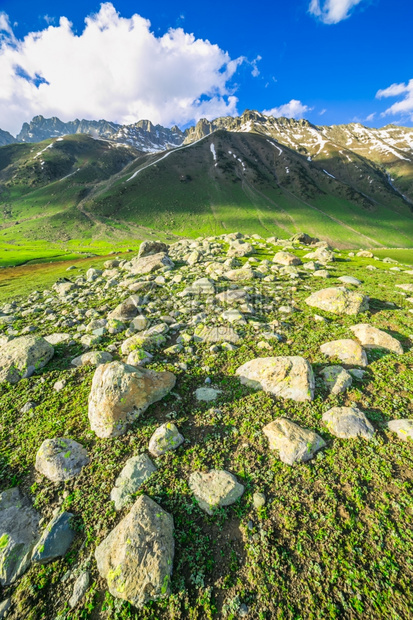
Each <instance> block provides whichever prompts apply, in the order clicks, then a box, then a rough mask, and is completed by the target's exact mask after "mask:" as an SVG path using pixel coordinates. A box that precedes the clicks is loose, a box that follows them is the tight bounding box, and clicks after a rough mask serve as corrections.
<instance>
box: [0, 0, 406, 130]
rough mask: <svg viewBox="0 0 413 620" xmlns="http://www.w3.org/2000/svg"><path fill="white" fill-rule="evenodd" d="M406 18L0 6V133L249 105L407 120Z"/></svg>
mask: <svg viewBox="0 0 413 620" xmlns="http://www.w3.org/2000/svg"><path fill="white" fill-rule="evenodd" d="M133 16H134V17H133ZM62 17H65V18H67V20H68V21H67V20H65V19H61V18H62ZM85 18H88V22H87V23H85ZM146 20H149V21H146ZM149 22H150V24H149ZM412 24H413V6H412V3H411V0H398V1H397V2H394V0H393V1H390V0H289V1H285V0H284V2H279V1H275V2H272V3H256V4H255V5H254V3H251V2H243V1H239V2H237V3H233V2H222V1H221V2H217V1H215V0H212V1H211V0H210V1H209V2H208V3H207V4H204V3H203V4H202V5H200V4H199V3H197V2H193V0H192V1H191V2H188V1H186V0H181V2H180V3H179V4H178V3H173V2H171V1H170V0H169V1H163V0H158V2H153V1H152V2H149V1H146V0H142V1H139V2H130V1H127V0H113V2H112V4H110V3H106V4H103V5H101V4H100V3H99V2H93V1H89V0H83V1H82V2H77V1H71V2H66V0H63V1H59V2H57V3H56V2H52V1H51V0H38V1H37V2H35V3H28V2H27V1H25V2H22V1H20V0H0V30H1V36H0V84H1V85H2V87H1V89H0V127H1V128H2V129H6V130H8V131H11V132H12V133H14V134H15V133H16V132H17V131H18V130H19V128H20V126H21V124H22V122H23V121H28V120H30V119H31V117H32V116H33V115H35V114H37V113H39V114H43V115H44V116H51V115H56V116H59V117H60V118H61V119H62V120H65V121H67V120H71V119H72V118H75V117H85V118H106V119H107V120H111V121H115V122H133V121H136V120H139V119H140V118H149V119H150V120H152V121H154V122H159V123H161V124H164V125H167V126H170V125H172V124H174V123H177V124H178V125H180V126H181V127H185V126H186V125H188V124H191V123H192V122H193V121H196V120H197V119H198V118H200V117H202V116H206V117H208V118H214V117H216V116H219V115H225V114H232V115H234V114H237V113H241V112H243V110H245V109H247V108H248V109H256V110H259V111H264V112H266V113H272V114H273V115H287V116H294V117H298V118H299V117H304V118H307V119H308V120H310V121H311V122H313V123H315V124H337V123H348V122H352V121H355V120H357V121H359V122H362V123H363V124H365V125H367V126H382V125H386V124H388V123H397V124H402V125H407V126H413V46H412V44H411V40H412V33H411V30H412ZM34 33H37V34H34ZM190 35H193V36H190Z"/></svg>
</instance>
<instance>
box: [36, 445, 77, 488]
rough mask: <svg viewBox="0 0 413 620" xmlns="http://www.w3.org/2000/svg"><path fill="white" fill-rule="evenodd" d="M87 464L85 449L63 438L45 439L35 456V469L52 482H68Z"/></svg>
mask: <svg viewBox="0 0 413 620" xmlns="http://www.w3.org/2000/svg"><path fill="white" fill-rule="evenodd" d="M88 463H89V458H88V455H87V451H86V449H85V448H84V447H83V446H81V445H80V443H77V441H74V440H73V439H67V438H65V437H56V438H54V439H46V440H45V441H44V442H43V443H42V445H41V446H40V448H39V450H38V452H37V454H36V464H35V468H36V470H37V471H38V472H39V473H40V474H43V476H46V478H48V479H49V480H51V481H52V482H61V481H63V480H70V479H71V478H74V477H75V476H77V475H78V474H80V472H81V470H82V468H83V467H84V466H85V465H87V464H88Z"/></svg>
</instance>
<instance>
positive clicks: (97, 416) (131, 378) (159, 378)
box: [88, 361, 176, 437]
mask: <svg viewBox="0 0 413 620" xmlns="http://www.w3.org/2000/svg"><path fill="white" fill-rule="evenodd" d="M175 380H176V379H175V375H173V374H172V373H171V372H167V371H166V372H156V371H155V370H147V369H145V368H142V367H139V368H138V367H136V366H129V365H128V364H123V363H122V362H117V361H115V362H110V363H109V364H102V365H101V366H99V367H98V368H97V369H96V371H95V374H94V377H93V381H92V388H91V391H90V394H89V410H88V415H89V421H90V426H91V428H92V430H93V431H95V433H96V434H97V435H98V437H116V436H117V435H122V434H123V433H124V432H125V431H126V428H127V426H128V424H129V423H130V422H133V421H134V420H135V419H136V418H137V417H138V416H139V415H140V414H141V413H142V412H144V411H146V409H147V408H148V407H149V406H150V405H152V403H155V402H156V401H158V400H161V398H163V397H164V396H166V394H168V393H169V392H170V391H171V390H172V388H173V387H174V385H175Z"/></svg>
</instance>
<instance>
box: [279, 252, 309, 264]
mask: <svg viewBox="0 0 413 620" xmlns="http://www.w3.org/2000/svg"><path fill="white" fill-rule="evenodd" d="M272 260H273V262H274V263H277V265H285V266H288V267H289V266H291V265H301V264H302V261H301V258H298V256H295V255H294V254H290V252H277V254H276V255H275V256H274V258H273V259H272Z"/></svg>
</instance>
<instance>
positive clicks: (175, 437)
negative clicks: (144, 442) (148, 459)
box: [149, 422, 184, 457]
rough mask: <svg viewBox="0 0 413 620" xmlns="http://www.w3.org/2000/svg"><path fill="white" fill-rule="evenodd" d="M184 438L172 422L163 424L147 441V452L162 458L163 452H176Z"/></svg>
mask: <svg viewBox="0 0 413 620" xmlns="http://www.w3.org/2000/svg"><path fill="white" fill-rule="evenodd" d="M183 441H184V438H183V436H182V435H181V433H180V432H179V431H178V429H177V427H176V426H175V424H173V422H165V424H162V426H159V427H158V428H157V429H156V431H155V432H154V434H153V435H152V437H151V438H150V440H149V452H150V453H151V454H153V456H156V457H157V456H162V454H165V452H169V451H170V450H176V449H177V448H179V446H180V445H181V444H182V443H183Z"/></svg>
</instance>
